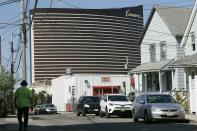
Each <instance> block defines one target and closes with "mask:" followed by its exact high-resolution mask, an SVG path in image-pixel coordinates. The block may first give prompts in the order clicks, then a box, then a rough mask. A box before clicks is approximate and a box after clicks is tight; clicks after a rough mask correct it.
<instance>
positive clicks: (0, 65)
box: [0, 36, 2, 72]
mask: <svg viewBox="0 0 197 131" xmlns="http://www.w3.org/2000/svg"><path fill="white" fill-rule="evenodd" d="M1 70H2V62H1V36H0V72H1Z"/></svg>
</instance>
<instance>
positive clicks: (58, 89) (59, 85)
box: [52, 76, 69, 111]
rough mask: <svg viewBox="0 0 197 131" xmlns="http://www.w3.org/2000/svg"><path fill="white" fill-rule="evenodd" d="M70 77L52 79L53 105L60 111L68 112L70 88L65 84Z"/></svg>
mask: <svg viewBox="0 0 197 131" xmlns="http://www.w3.org/2000/svg"><path fill="white" fill-rule="evenodd" d="M68 77H69V76H61V77H58V78H55V79H52V103H53V104H54V105H55V106H57V110H58V111H65V110H66V105H65V104H66V100H67V97H68V94H69V93H68V89H67V88H68V87H67V85H66V83H65V80H66V78H68Z"/></svg>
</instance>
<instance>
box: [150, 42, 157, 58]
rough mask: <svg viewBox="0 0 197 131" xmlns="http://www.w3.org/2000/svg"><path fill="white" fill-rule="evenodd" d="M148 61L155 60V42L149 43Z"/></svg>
mask: <svg viewBox="0 0 197 131" xmlns="http://www.w3.org/2000/svg"><path fill="white" fill-rule="evenodd" d="M149 50H150V61H151V62H154V61H156V52H155V44H152V45H150V48H149Z"/></svg>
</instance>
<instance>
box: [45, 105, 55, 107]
mask: <svg viewBox="0 0 197 131" xmlns="http://www.w3.org/2000/svg"><path fill="white" fill-rule="evenodd" d="M45 107H55V106H54V105H46V106H45Z"/></svg>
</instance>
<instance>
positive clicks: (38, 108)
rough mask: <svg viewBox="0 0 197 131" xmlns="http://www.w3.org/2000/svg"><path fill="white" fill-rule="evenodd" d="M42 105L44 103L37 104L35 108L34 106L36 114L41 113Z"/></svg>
mask: <svg viewBox="0 0 197 131" xmlns="http://www.w3.org/2000/svg"><path fill="white" fill-rule="evenodd" d="M41 107H42V105H41V104H40V105H36V106H35V108H34V114H36V115H37V114H40V108H41Z"/></svg>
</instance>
